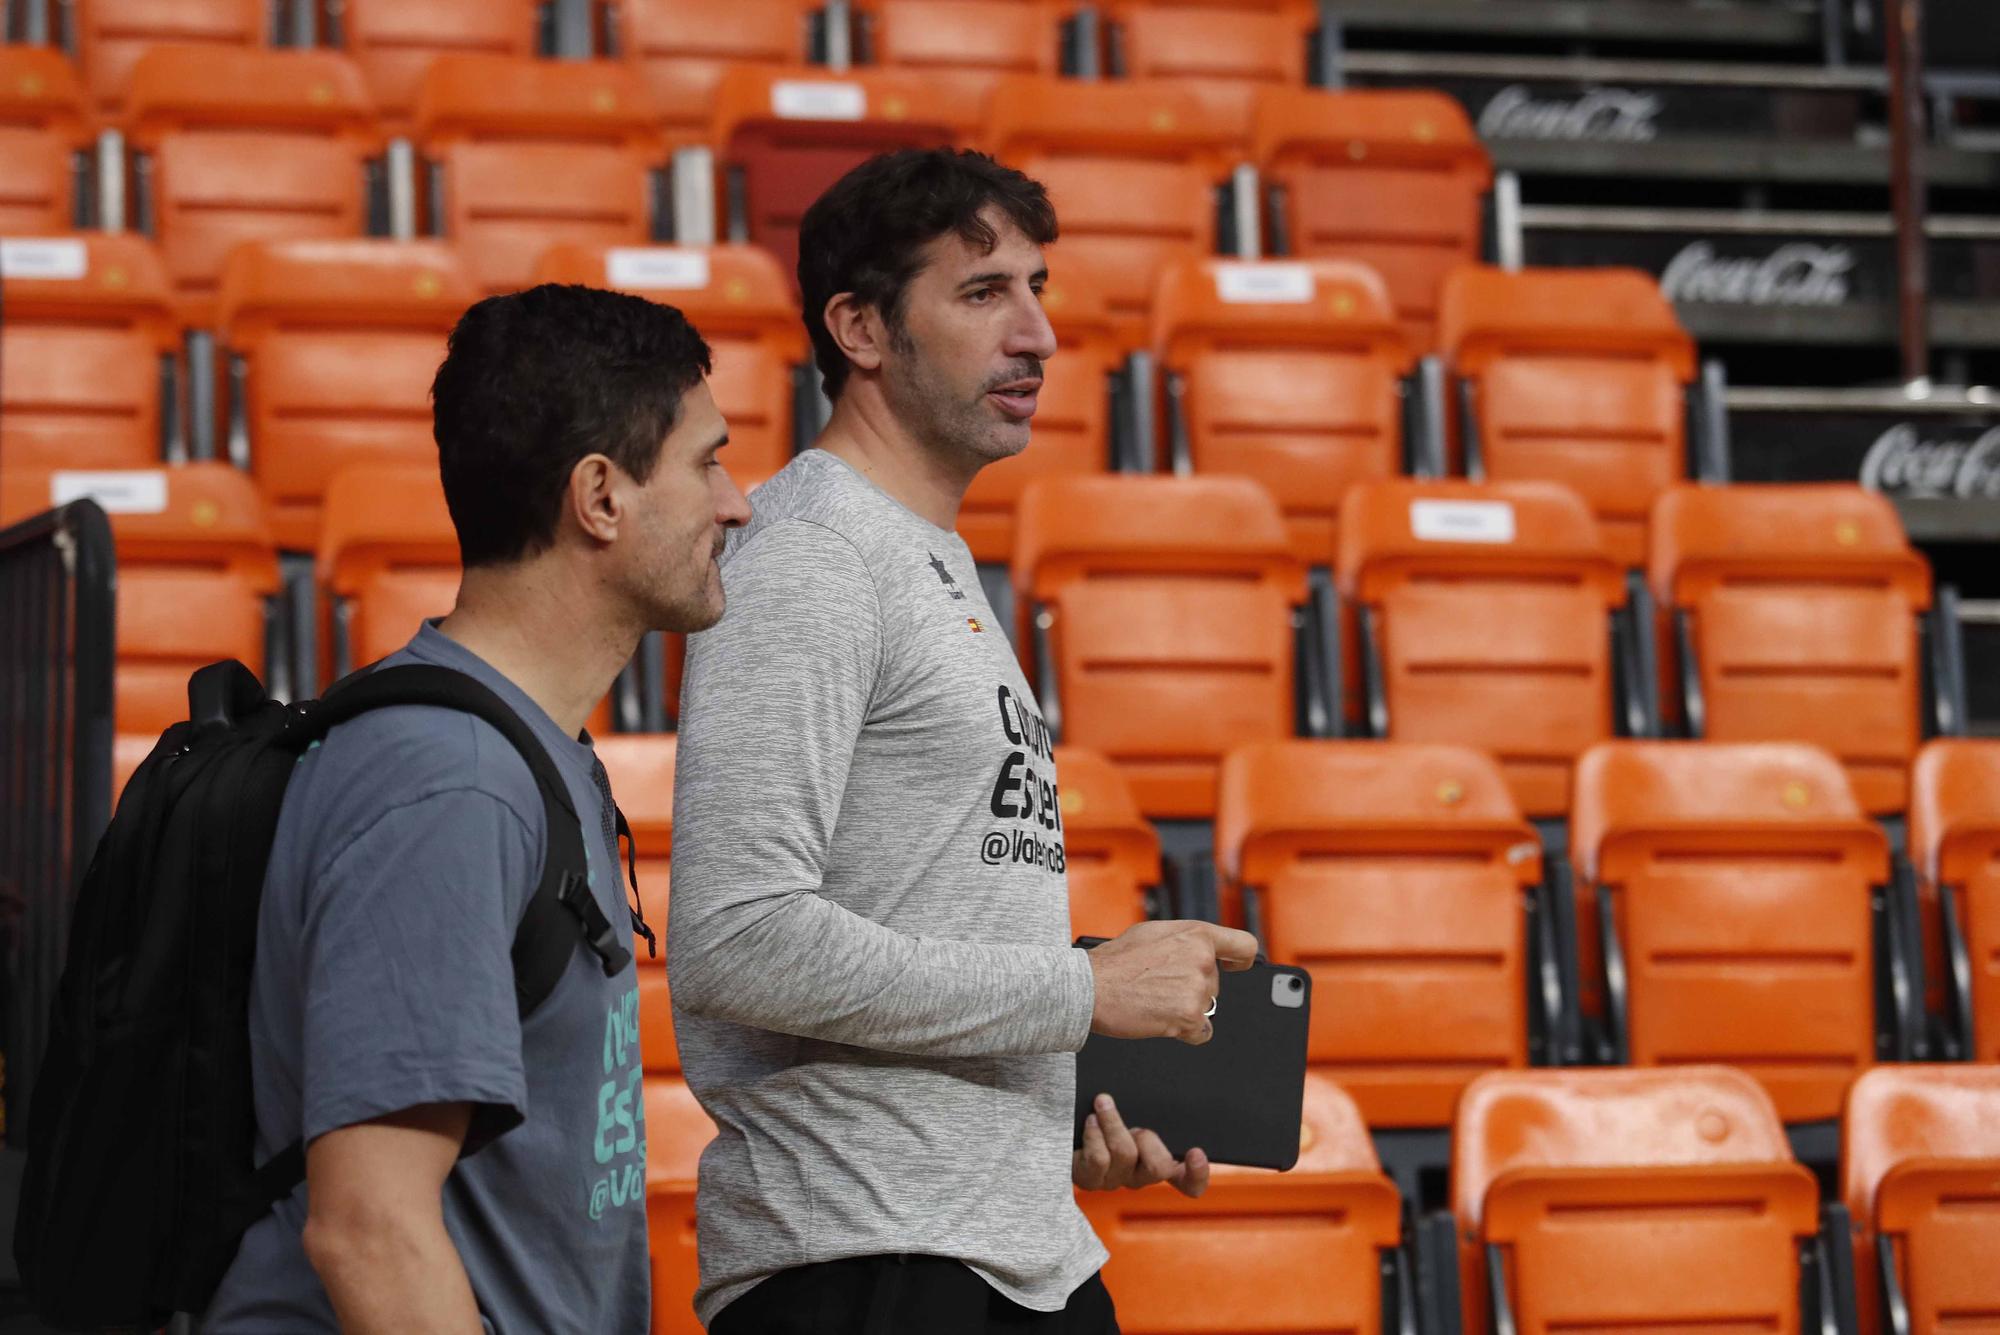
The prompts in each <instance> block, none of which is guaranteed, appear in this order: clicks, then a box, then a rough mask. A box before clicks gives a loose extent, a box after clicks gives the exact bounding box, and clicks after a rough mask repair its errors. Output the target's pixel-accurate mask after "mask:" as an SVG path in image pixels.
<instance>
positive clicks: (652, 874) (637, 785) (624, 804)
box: [595, 732, 678, 965]
mask: <svg viewBox="0 0 2000 1335" xmlns="http://www.w3.org/2000/svg"><path fill="white" fill-rule="evenodd" d="M595 741H596V744H597V758H598V759H599V760H601V761H603V762H604V769H605V772H606V773H608V774H609V775H610V776H611V792H612V795H613V796H615V797H616V798H617V799H618V806H619V809H620V810H622V811H623V812H624V813H625V819H626V820H627V821H628V822H630V824H631V826H632V839H633V842H634V843H635V844H637V846H638V863H639V894H640V897H641V900H642V902H643V903H644V904H645V907H646V920H647V922H648V923H649V924H650V925H651V926H652V928H653V932H654V934H655V935H656V936H658V935H660V933H661V931H662V928H663V927H664V925H665V922H666V917H667V895H668V891H669V883H670V880H671V876H672V870H673V855H674V756H675V753H676V743H677V741H678V738H677V737H676V736H675V735H674V734H673V733H670V732H667V733H621V734H618V735H616V736H611V737H598V738H596V739H595ZM661 946H662V953H660V954H658V955H648V954H647V953H646V950H645V946H644V945H643V944H641V945H640V946H639V947H638V948H637V954H636V958H637V959H638V961H639V963H640V964H642V965H643V964H649V963H650V964H661V963H664V962H665V959H666V956H665V953H664V942H662V943H661Z"/></svg>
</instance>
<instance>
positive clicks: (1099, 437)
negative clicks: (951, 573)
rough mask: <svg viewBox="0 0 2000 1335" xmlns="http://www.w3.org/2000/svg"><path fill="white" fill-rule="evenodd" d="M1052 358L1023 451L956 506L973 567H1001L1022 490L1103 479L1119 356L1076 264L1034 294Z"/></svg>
mask: <svg viewBox="0 0 2000 1335" xmlns="http://www.w3.org/2000/svg"><path fill="white" fill-rule="evenodd" d="M1042 309H1043V310H1044V311H1045V312H1047V313H1048V317H1049V325H1050V327H1051V328H1053V329H1054V330H1055V335H1056V348H1057V352H1056V356H1055V358H1054V360H1052V361H1050V362H1049V363H1047V364H1046V365H1045V366H1044V367H1043V370H1042V375H1043V380H1042V392H1041V397H1040V401H1039V402H1038V403H1037V404H1036V406H1035V417H1034V431H1033V433H1032V434H1031V435H1030V437H1029V440H1028V448H1027V449H1025V450H1023V451H1021V453H1019V454H1017V455H1015V456H1014V457H1013V458H1011V459H1002V460H1000V461H998V462H997V463H991V464H988V465H987V466H986V467H984V468H982V469H980V470H979V473H978V475H977V476H976V477H974V478H973V479H972V485H971V486H970V487H967V488H966V491H965V500H964V502H963V503H961V505H960V506H959V511H958V533H959V536H960V537H962V538H964V539H965V545H966V546H967V547H970V548H971V549H972V557H973V559H974V560H975V561H980V562H992V563H996V564H1004V563H1005V562H1006V561H1007V559H1008V558H1009V557H1010V556H1011V555H1012V554H1013V550H1014V518H1015V512H1016V510H1017V508H1018V507H1019V505H1020V503H1021V492H1022V490H1023V489H1024V488H1025V487H1026V486H1027V485H1028V484H1029V483H1030V482H1032V481H1034V480H1035V479H1036V478H1038V477H1057V476H1071V475H1076V474H1090V473H1102V472H1105V471H1106V470H1107V469H1108V468H1109V467H1110V465H1111V423H1110V416H1111V413H1110V396H1109V377H1110V375H1111V374H1112V372H1114V371H1116V370H1117V369H1118V365H1119V362H1120V361H1121V359H1122V354H1121V353H1120V351H1119V347H1118V338H1117V334H1116V331H1115V329H1114V328H1113V325H1112V322H1111V317H1110V314H1109V313H1108V312H1107V311H1106V309H1105V305H1104V293H1103V291H1102V290H1101V289H1100V288H1099V287H1098V286H1097V284H1096V282H1095V281H1093V280H1092V278H1091V276H1090V274H1089V271H1088V270H1087V269H1086V268H1085V267H1084V266H1083V265H1081V264H1065V263H1063V261H1062V259H1061V258H1060V256H1058V257H1057V259H1056V262H1055V272H1053V273H1051V274H1050V275H1049V281H1048V285H1047V286H1046V287H1044V288H1043V289H1042Z"/></svg>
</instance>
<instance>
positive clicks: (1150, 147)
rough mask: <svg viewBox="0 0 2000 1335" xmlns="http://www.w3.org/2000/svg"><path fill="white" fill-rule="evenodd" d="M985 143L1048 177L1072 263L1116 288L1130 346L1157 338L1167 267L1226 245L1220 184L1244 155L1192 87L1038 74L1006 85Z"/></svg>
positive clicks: (1109, 289)
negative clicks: (1155, 305) (1156, 293)
mask: <svg viewBox="0 0 2000 1335" xmlns="http://www.w3.org/2000/svg"><path fill="white" fill-rule="evenodd" d="M985 147H986V149H987V151H988V152H990V153H992V154H993V155H994V156H996V157H998V158H999V159H1000V160H1001V161H1003V162H1005V163H1007V164H1008V165H1009V166H1012V167H1016V168H1019V169H1020V170H1021V171H1024V172H1026V173H1027V174H1028V175H1029V176H1032V177H1034V178H1035V179H1036V180H1038V181H1040V182H1041V183H1042V184H1043V185H1045V186H1047V187H1048V192H1049V198H1050V200H1051V201H1052V202H1053V203H1054V204H1055V208H1056V216H1057V218H1058V219H1060V221H1061V224H1062V240H1061V242H1060V243H1059V244H1060V245H1061V247H1062V251H1061V257H1062V263H1063V264H1065V265H1074V266H1075V267H1077V268H1079V269H1085V270H1088V271H1089V273H1090V275H1091V277H1092V278H1093V279H1095V280H1096V282H1097V284H1098V285H1099V286H1100V287H1102V288H1103V289H1104V297H1105V302H1106V305H1107V306H1108V308H1109V309H1110V312H1111V317H1112V320H1113V323H1114V326H1115V328H1116V329H1117V331H1118V336H1119V339H1120V341H1121V343H1122V344H1123V345H1124V346H1125V347H1127V348H1139V347H1143V346H1144V345H1145V341H1146V337H1147V334H1148V333H1149V330H1148V328H1147V319H1148V314H1149V310H1150V307H1151V305H1152V300H1153V285H1154V282H1155V279H1156V275H1157V274H1158V271H1159V268H1160V266H1161V265H1163V264H1164V263H1166V262H1167V261H1168V260H1171V259H1180V258H1184V257H1191V256H1200V255H1208V254H1212V253H1214V251H1215V250H1216V249H1217V245H1216V239H1217V226H1216V213H1217V201H1216V188H1217V186H1219V185H1221V184H1222V183H1224V182H1225V181H1226V180H1227V178H1228V176H1229V171H1230V167H1231V166H1232V165H1233V164H1234V163H1235V161H1236V160H1237V159H1238V158H1239V157H1240V156H1241V152H1240V149H1239V146H1238V145H1237V143H1236V142H1234V140H1233V138H1232V136H1231V134H1230V131H1229V129H1228V127H1226V126H1217V125H1216V124H1214V121H1213V117H1212V116H1211V115H1210V114H1209V113H1208V111H1207V109H1206V108H1205V106H1204V104H1203V103H1202V102H1201V101H1200V99H1199V98H1197V97H1196V96H1195V94H1194V93H1192V92H1190V91H1188V90H1187V89H1184V88H1180V87H1177V86H1175V85H1173V84H1159V83H1138V82H1130V83H1104V82H1094V81H1087V80H1086V81H1061V80H1056V79H1035V78H1027V77H1015V78H1008V79H1003V80H1001V81H1000V83H999V84H997V85H995V87H994V90H993V95H992V98H991V99H990V100H989V101H988V103H987V106H986V129H985Z"/></svg>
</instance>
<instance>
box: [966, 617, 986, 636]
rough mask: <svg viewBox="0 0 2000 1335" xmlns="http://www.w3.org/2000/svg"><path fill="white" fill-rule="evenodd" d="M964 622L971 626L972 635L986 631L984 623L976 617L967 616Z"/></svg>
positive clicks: (982, 633)
mask: <svg viewBox="0 0 2000 1335" xmlns="http://www.w3.org/2000/svg"><path fill="white" fill-rule="evenodd" d="M965 624H966V625H967V626H970V627H971V628H972V633H973V634H974V635H984V634H985V633H986V626H985V623H984V622H982V621H980V619H979V618H978V617H967V618H966V619H965Z"/></svg>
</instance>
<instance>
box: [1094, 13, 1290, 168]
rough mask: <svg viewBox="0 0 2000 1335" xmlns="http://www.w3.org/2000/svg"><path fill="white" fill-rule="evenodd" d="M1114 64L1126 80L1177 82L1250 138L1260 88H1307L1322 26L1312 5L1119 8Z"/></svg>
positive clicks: (1114, 18) (1112, 35) (1113, 32)
mask: <svg viewBox="0 0 2000 1335" xmlns="http://www.w3.org/2000/svg"><path fill="white" fill-rule="evenodd" d="M1110 19H1111V27H1110V30H1109V44H1110V57H1111V59H1110V63H1111V66H1112V69H1113V70H1114V71H1115V72H1116V73H1118V74H1121V75H1123V76H1125V77H1127V78H1132V79H1155V80H1159V81H1161V82H1172V83H1176V84H1179V85H1180V86H1181V87H1183V88H1186V89H1188V90H1189V91H1191V92H1193V93H1194V94H1195V95H1196V96H1198V97H1199V98H1200V99H1201V100H1202V102H1203V103H1204V104H1206V105H1207V107H1208V108H1209V113H1210V115H1212V116H1214V117H1216V118H1217V119H1218V121H1219V122H1220V123H1221V124H1224V125H1227V126H1228V127H1229V129H1230V132H1231V133H1232V134H1234V135H1237V136H1240V137H1244V138H1247V137H1248V135H1249V133H1250V122H1251V116H1252V113H1253V109H1254V106H1255V102H1256V96H1257V90H1258V89H1259V88H1261V87H1286V86H1290V87H1294V88H1302V87H1304V86H1305V84H1306V82H1307V78H1306V59H1307V44H1308V42H1309V41H1310V39H1311V36H1312V32H1313V30H1314V29H1315V28H1317V27H1318V26H1319V11H1318V7H1317V6H1316V5H1314V4H1310V3H1303V4H1283V5H1274V6H1272V7H1270V8H1267V9H1264V10H1262V11H1261V12H1260V11H1255V10H1250V11H1246V10H1244V9H1242V8H1236V7H1231V6H1229V5H1228V4H1226V3H1224V4H1220V5H1210V4H1202V5H1155V4H1152V3H1145V2H1142V3H1138V4H1121V5H1117V6H1115V7H1114V8H1113V9H1112V11H1111V14H1110Z"/></svg>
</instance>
